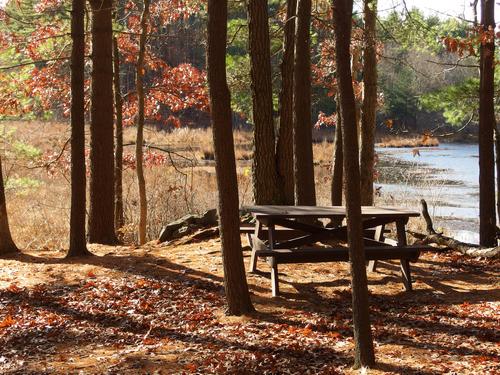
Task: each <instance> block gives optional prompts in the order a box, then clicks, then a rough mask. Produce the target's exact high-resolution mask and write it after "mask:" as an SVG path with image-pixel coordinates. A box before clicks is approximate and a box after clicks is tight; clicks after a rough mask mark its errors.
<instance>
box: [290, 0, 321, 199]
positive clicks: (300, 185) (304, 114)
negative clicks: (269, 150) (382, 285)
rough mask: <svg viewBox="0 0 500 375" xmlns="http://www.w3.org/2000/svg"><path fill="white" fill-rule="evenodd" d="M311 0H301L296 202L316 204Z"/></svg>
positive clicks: (296, 93) (296, 96) (297, 49)
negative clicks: (312, 116)
mask: <svg viewBox="0 0 500 375" xmlns="http://www.w3.org/2000/svg"><path fill="white" fill-rule="evenodd" d="M310 28H311V0H298V6H297V37H296V46H295V73H294V109H295V111H294V115H295V118H294V126H295V129H294V155H295V198H296V199H295V201H296V203H297V204H298V205H306V206H315V205H316V189H315V186H314V164H313V148H312V121H311V33H310Z"/></svg>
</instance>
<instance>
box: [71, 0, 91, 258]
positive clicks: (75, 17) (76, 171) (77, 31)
mask: <svg viewBox="0 0 500 375" xmlns="http://www.w3.org/2000/svg"><path fill="white" fill-rule="evenodd" d="M71 39H72V47H71V214H70V224H69V251H68V254H67V256H68V257H77V256H85V255H92V254H91V253H90V251H88V250H87V243H86V239H85V218H86V217H85V216H86V199H87V197H86V193H87V177H86V168H85V0H73V9H72V11H71Z"/></svg>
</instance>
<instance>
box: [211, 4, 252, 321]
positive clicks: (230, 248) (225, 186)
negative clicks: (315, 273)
mask: <svg viewBox="0 0 500 375" xmlns="http://www.w3.org/2000/svg"><path fill="white" fill-rule="evenodd" d="M226 43H227V0H208V47H207V71H208V73H207V74H208V87H209V95H210V112H211V115H212V132H213V139H214V152H215V161H216V164H215V171H216V174H217V185H218V191H219V227H220V236H221V244H222V263H223V267H224V287H225V292H226V299H227V304H228V313H229V314H231V315H240V314H245V313H248V312H251V311H253V306H252V302H251V300H250V294H249V292H248V284H247V280H246V275H245V268H244V264H243V253H242V251H241V237H240V232H239V230H240V225H239V202H238V184H237V176H236V160H235V155H234V140H233V129H232V119H231V96H230V93H229V89H228V86H227V77H226Z"/></svg>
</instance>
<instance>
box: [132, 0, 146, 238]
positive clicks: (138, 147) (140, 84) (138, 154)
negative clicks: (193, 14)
mask: <svg viewBox="0 0 500 375" xmlns="http://www.w3.org/2000/svg"><path fill="white" fill-rule="evenodd" d="M148 19H149V0H144V9H143V11H142V16H141V36H140V39H139V57H138V59H137V72H136V75H137V79H136V90H137V102H138V103H137V107H138V111H139V114H138V116H137V139H136V143H135V160H136V172H137V185H138V187H139V210H140V215H139V244H140V245H144V244H145V243H146V226H147V217H148V207H147V204H148V203H147V199H146V180H145V179H144V169H143V163H144V160H143V151H142V150H143V143H144V57H145V54H146V36H147V31H148Z"/></svg>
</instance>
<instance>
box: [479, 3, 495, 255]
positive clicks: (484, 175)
mask: <svg viewBox="0 0 500 375" xmlns="http://www.w3.org/2000/svg"><path fill="white" fill-rule="evenodd" d="M481 24H482V25H483V30H484V31H485V32H487V31H488V27H491V28H492V30H495V2H494V0H481ZM480 49H481V58H480V88H479V243H480V245H482V246H485V247H492V246H495V245H496V242H497V241H496V213H495V165H494V164H495V160H494V155H495V153H494V141H493V129H494V128H495V107H494V98H495V91H494V77H495V67H494V60H495V44H494V38H492V39H491V42H488V43H484V44H481V47H480Z"/></svg>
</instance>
